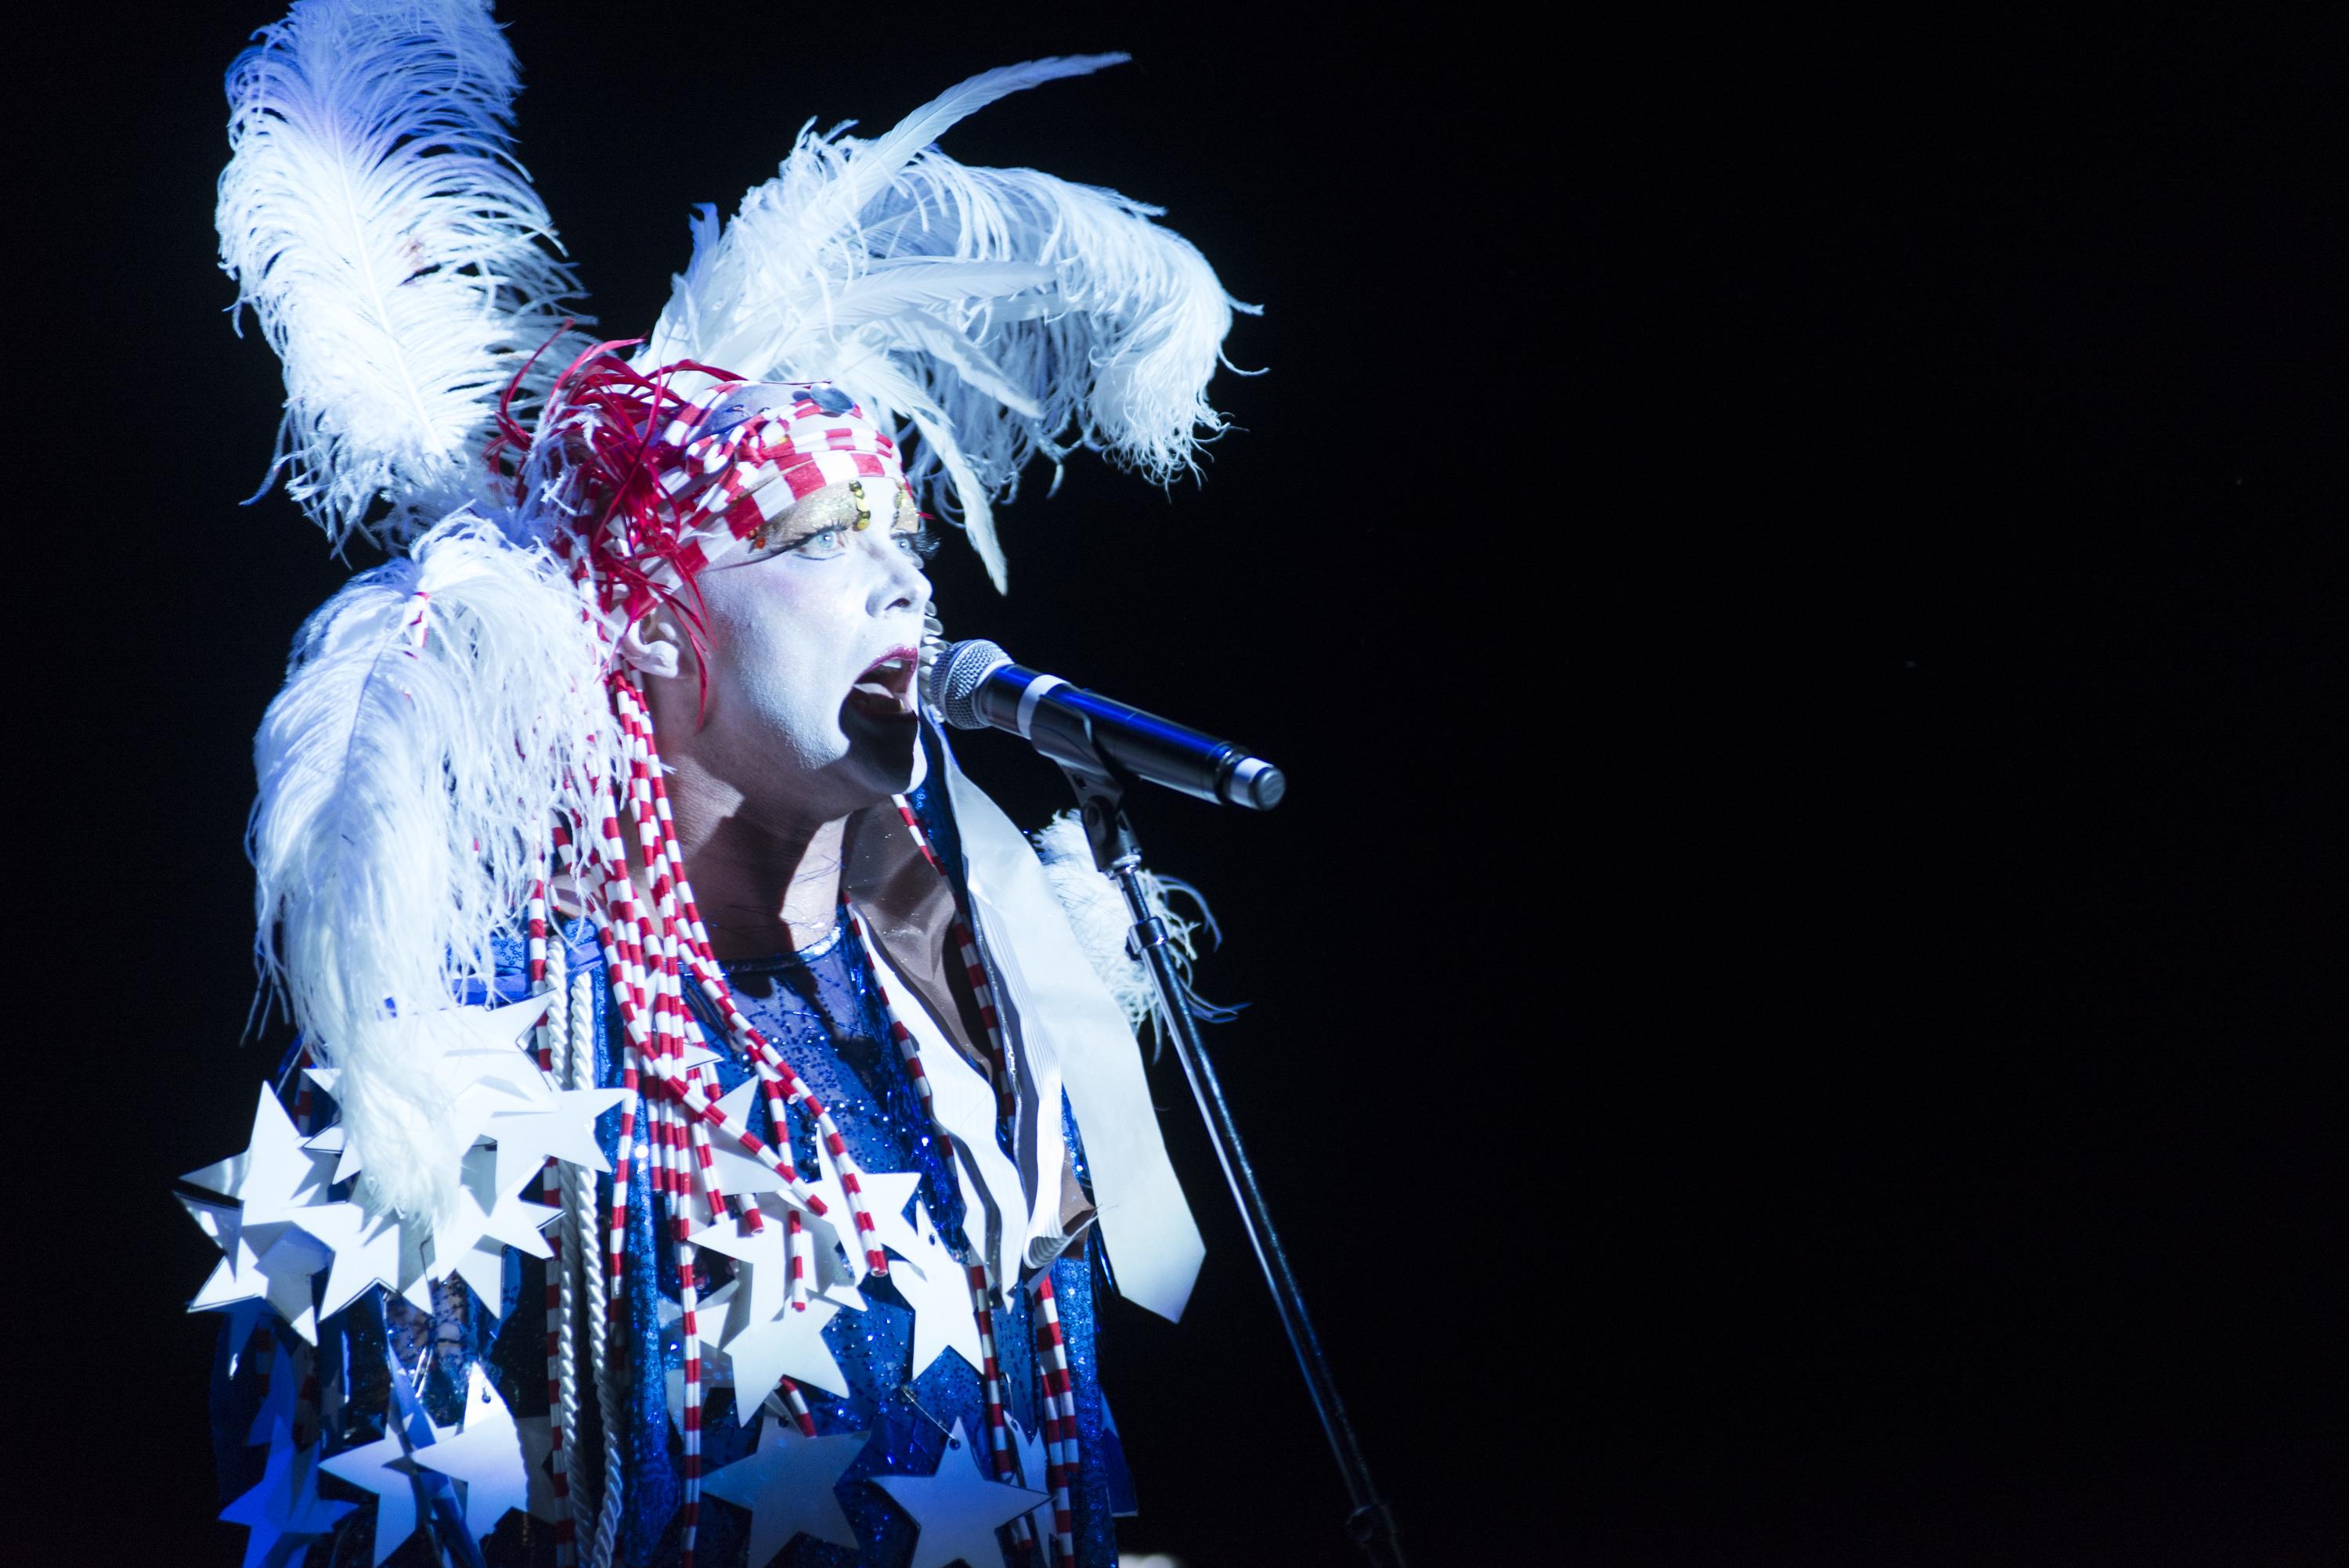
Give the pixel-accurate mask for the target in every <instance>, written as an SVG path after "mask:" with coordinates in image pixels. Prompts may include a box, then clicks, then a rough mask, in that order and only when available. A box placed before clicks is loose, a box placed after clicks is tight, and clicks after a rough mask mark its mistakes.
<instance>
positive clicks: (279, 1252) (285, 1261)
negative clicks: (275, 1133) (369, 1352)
mask: <svg viewBox="0 0 2349 1568" xmlns="http://www.w3.org/2000/svg"><path fill="white" fill-rule="evenodd" d="M272 1103H273V1104H274V1103H275V1102H274V1101H273V1102H272ZM239 1158H243V1157H242V1156H240V1157H239ZM226 1163H228V1162H226V1161H223V1165H225V1164H226ZM221 1169H222V1167H220V1166H215V1167H212V1171H220V1170H221ZM198 1174H204V1172H198ZM232 1184H233V1183H232ZM180 1203H181V1207H183V1208H185V1209H186V1210H187V1211H188V1214H189V1217H190V1218H191V1219H193V1220H194V1221H195V1222H196V1223H197V1224H198V1225H200V1226H202V1228H203V1232H204V1234H206V1235H208V1236H210V1237H211V1238H212V1242H213V1243H214V1244H215V1245H217V1246H219V1247H220V1249H221V1251H222V1258H221V1261H220V1262H219V1264H216V1265H214V1267H213V1269H212V1274H211V1275H210V1277H208V1278H207V1279H206V1280H205V1281H204V1283H203V1285H202V1288H200V1289H199V1290H198V1291H197V1292H196V1295H195V1299H194V1300H192V1301H191V1302H189V1303H188V1310H189V1311H190V1312H213V1311H217V1310H219V1309H221V1308H223V1307H235V1306H242V1305H243V1304H245V1303H248V1302H266V1303H267V1304H268V1305H269V1306H270V1307H271V1308H272V1309H273V1310H274V1311H275V1312H276V1314H277V1315H278V1316H280V1317H282V1318H284V1319H285V1322H286V1323H287V1325H288V1326H291V1327H292V1328H293V1330H294V1331H295V1333H296V1334H299V1335H300V1336H302V1337H303V1338H305V1339H306V1340H309V1341H310V1342H311V1343H313V1344H316V1342H317V1338H318V1315H317V1312H316V1308H315V1306H314V1305H313V1293H312V1291H311V1288H310V1280H311V1276H312V1275H314V1274H316V1273H317V1272H318V1271H319V1270H320V1269H322V1268H325V1267H326V1264H327V1263H328V1262H329V1261H330V1260H331V1258H332V1256H333V1253H332V1252H331V1251H330V1250H329V1248H328V1247H327V1246H326V1243H323V1242H320V1241H318V1240H317V1239H316V1237H314V1236H312V1235H310V1234H308V1233H307V1232H306V1231H305V1230H304V1229H302V1228H301V1227H300V1226H297V1225H296V1224H295V1222H293V1221H291V1220H283V1219H281V1220H272V1221H269V1222H263V1223H256V1222H252V1221H250V1220H248V1219H247V1217H246V1215H245V1212H244V1211H243V1209H241V1208H239V1207H238V1206H236V1205H235V1204H233V1203H214V1202H206V1201H204V1200H202V1199H201V1198H190V1197H188V1196H186V1195H184V1194H182V1195H181V1199H180ZM332 1206H333V1205H314V1206H311V1207H306V1208H299V1209H295V1211H293V1212H295V1214H298V1215H300V1216H302V1217H303V1218H304V1220H305V1222H307V1220H308V1219H309V1218H311V1217H312V1216H315V1215H316V1214H317V1213H318V1212H319V1209H320V1207H332Z"/></svg>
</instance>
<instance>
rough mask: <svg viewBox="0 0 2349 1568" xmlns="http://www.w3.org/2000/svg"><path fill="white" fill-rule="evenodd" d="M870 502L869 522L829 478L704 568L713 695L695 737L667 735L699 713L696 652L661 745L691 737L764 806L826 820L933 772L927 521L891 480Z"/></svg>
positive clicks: (684, 743)
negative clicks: (923, 707) (927, 677)
mask: <svg viewBox="0 0 2349 1568" xmlns="http://www.w3.org/2000/svg"><path fill="white" fill-rule="evenodd" d="M864 500H865V502H866V507H865V511H867V513H868V515H869V521H868V522H867V524H866V526H864V527H863V528H861V529H860V528H859V527H858V526H857V523H858V521H859V520H860V519H859V513H860V508H859V506H858V503H857V502H858V498H857V497H856V496H855V495H854V493H853V492H852V491H851V490H850V487H848V486H847V485H832V486H828V487H826V488H825V489H823V490H819V491H817V492H816V493H815V494H813V495H811V496H809V497H807V498H806V499H805V500H802V501H801V502H800V503H799V504H798V505H796V506H794V507H793V508H792V510H791V511H788V512H786V513H785V514H783V516H782V517H781V518H779V519H777V520H776V521H775V522H774V523H773V524H771V525H770V527H769V528H768V530H767V531H764V532H763V533H762V534H761V535H760V536H758V537H757V538H754V539H752V540H748V541H745V542H743V543H742V544H741V545H740V546H739V547H738V548H737V550H736V551H735V552H733V553H731V554H729V555H727V556H725V557H724V558H722V559H721V560H720V561H719V562H718V563H717V564H716V565H714V566H711V567H709V569H707V570H705V571H704V572H703V573H701V574H700V577H699V579H698V583H699V586H700V596H701V603H702V607H703V613H704V618H703V624H702V641H703V648H704V655H705V658H706V662H707V665H708V670H709V694H708V705H707V707H706V708H705V709H704V711H703V714H702V721H701V724H700V726H699V727H698V730H697V731H695V732H694V733H693V734H692V735H691V737H690V738H686V737H682V736H675V735H673V734H672V733H670V729H671V726H672V725H673V723H674V719H675V717H680V716H681V717H688V718H689V717H690V716H691V714H692V711H693V709H692V706H691V704H692V700H693V692H692V688H693V686H694V680H693V674H692V669H691V666H690V664H689V663H688V665H686V666H685V669H684V671H683V673H682V675H681V676H680V677H679V678H678V680H676V681H675V682H673V683H670V684H671V685H672V687H673V688H674V689H673V691H672V694H671V700H670V701H668V702H666V703H664V704H662V705H661V706H662V707H663V709H665V710H666V713H665V715H664V720H663V728H664V733H663V735H662V737H661V745H662V748H663V750H664V751H665V752H668V753H669V754H670V755H671V756H672V757H673V758H674V757H676V756H677V755H678V753H679V752H680V751H682V750H684V749H687V748H689V749H690V750H691V752H692V753H693V755H694V757H695V758H696V759H697V760H698V762H699V763H700V764H701V765H702V766H704V767H706V768H708V769H709V770H710V771H712V772H713V773H715V774H717V775H718V776H719V777H720V778H722V779H726V780H727V781H728V782H729V783H730V784H732V785H733V786H734V788H735V789H738V790H740V793H741V795H742V797H743V801H744V806H745V808H746V809H748V810H751V811H753V812H756V811H758V810H760V809H761V806H762V805H766V804H769V803H772V804H773V805H774V806H775V807H777V808H779V809H781V810H784V811H787V812H789V813H790V814H792V816H795V817H798V816H803V815H805V814H808V813H812V814H813V820H819V821H828V820H832V819H833V818H835V817H842V816H845V815H847V814H848V813H850V812H852V811H855V810H862V809H863V808H864V807H866V806H870V805H873V804H874V803H876V802H878V801H880V800H882V799H886V798H887V797H889V796H890V795H893V794H899V793H903V792H904V791H905V790H908V789H913V788H914V787H915V786H916V785H918V784H919V783H920V782H921V781H922V778H923V774H924V769H925V768H926V758H924V757H923V755H922V749H921V746H920V744H919V727H918V720H917V719H916V711H915V704H916V695H915V677H916V672H917V667H918V650H919V648H920V646H921V638H922V614H923V612H924V610H925V609H926V608H927V606H928V604H929V600H930V584H929V581H928V579H927V578H926V577H924V576H923V575H922V561H921V554H920V546H921V545H922V543H923V541H922V539H921V535H920V526H921V523H920V517H919V514H918V513H917V512H916V511H915V509H914V505H913V502H912V500H911V499H910V498H908V497H906V496H905V494H904V493H903V492H902V491H898V490H894V489H893V488H890V487H888V486H887V485H886V483H885V481H878V482H868V483H867V484H866V485H865V486H864ZM679 697H681V698H682V700H678V698H679ZM680 710H681V711H680Z"/></svg>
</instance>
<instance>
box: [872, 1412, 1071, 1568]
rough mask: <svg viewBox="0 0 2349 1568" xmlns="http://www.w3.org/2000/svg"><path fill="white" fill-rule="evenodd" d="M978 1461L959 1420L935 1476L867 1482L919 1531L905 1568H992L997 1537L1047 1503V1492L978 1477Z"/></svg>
mask: <svg viewBox="0 0 2349 1568" xmlns="http://www.w3.org/2000/svg"><path fill="white" fill-rule="evenodd" d="M869 1479H870V1480H872V1482H873V1484H874V1486H877V1487H879V1488H880V1489H881V1490H882V1491H885V1492H887V1493H888V1494H889V1501H892V1502H894V1503H895V1504H896V1505H897V1506H898V1507H899V1508H900V1509H902V1510H904V1511H905V1515H906V1517H907V1518H909V1519H911V1520H912V1521H913V1522H914V1525H915V1528H916V1530H918V1531H919V1532H920V1534H919V1535H918V1536H917V1537H916V1540H915V1542H914V1560H913V1562H912V1563H909V1564H907V1568H946V1564H947V1563H953V1562H956V1561H957V1560H959V1561H961V1562H964V1563H970V1564H972V1565H973V1568H996V1564H998V1563H1001V1562H1002V1561H1003V1543H1002V1542H1000V1541H999V1540H998V1539H997V1538H996V1533H995V1532H997V1531H998V1530H999V1529H1001V1528H1002V1527H1003V1526H1005V1525H1007V1524H1009V1523H1010V1522H1012V1521H1013V1520H1015V1519H1017V1518H1019V1516H1020V1515H1021V1514H1023V1513H1026V1512H1029V1511H1030V1510H1032V1509H1034V1508H1035V1507H1037V1505H1039V1504H1040V1503H1048V1502H1050V1501H1051V1494H1050V1493H1049V1492H1041V1491H1029V1490H1028V1489H1027V1488H1026V1487H1022V1486H1006V1485H1004V1484H1003V1483H1002V1482H1000V1481H996V1480H988V1478H987V1477H986V1476H985V1475H982V1474H981V1473H980V1472H979V1469H978V1450H977V1449H974V1448H973V1447H972V1446H971V1444H970V1441H969V1439H967V1438H965V1437H964V1436H963V1429H962V1422H961V1421H960V1420H957V1421H956V1422H955V1424H954V1433H953V1436H951V1437H950V1438H948V1439H947V1449H946V1451H945V1452H944V1453H942V1454H940V1455H939V1456H938V1468H937V1470H936V1473H935V1474H932V1475H926V1476H917V1475H876V1476H873V1477H871V1478H869Z"/></svg>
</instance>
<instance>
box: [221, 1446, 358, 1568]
mask: <svg viewBox="0 0 2349 1568" xmlns="http://www.w3.org/2000/svg"><path fill="white" fill-rule="evenodd" d="M317 1460H318V1446H317V1445H316V1443H313V1444H311V1445H310V1446H309V1447H308V1448H306V1449H299V1450H297V1449H295V1447H294V1430H293V1429H292V1428H291V1427H289V1426H280V1427H279V1428H278V1429H277V1430H276V1431H275V1432H274V1433H273V1434H272V1435H271V1437H270V1441H269V1465H268V1468H267V1469H266V1470H263V1471H262V1475H261V1480H260V1483H259V1484H258V1485H256V1486H254V1489H253V1490H252V1491H248V1492H246V1493H245V1494H244V1495H243V1497H240V1498H238V1499H237V1500H236V1501H234V1502H232V1503H230V1504H229V1505H228V1506H227V1507H226V1508H224V1509H222V1510H221V1514H220V1516H221V1518H222V1520H223V1521H224V1522H227V1523H230V1524H242V1525H243V1526H245V1528H246V1529H247V1531H248V1532H249V1533H248V1534H247V1535H246V1536H245V1538H244V1568H288V1565H289V1564H291V1563H295V1562H296V1561H298V1560H299V1559H300V1557H301V1556H302V1554H303V1553H304V1552H305V1550H306V1549H307V1547H308V1543H309V1542H311V1541H313V1540H315V1539H316V1538H317V1537H319V1536H321V1535H331V1534H333V1533H334V1530H335V1522H336V1520H338V1519H340V1518H342V1516H343V1515H345V1514H347V1513H348V1512H350V1511H351V1510H352V1509H354V1508H357V1506H358V1504H357V1503H355V1502H329V1501H326V1499H324V1498H322V1497H320V1496H319V1495H318V1474H317Z"/></svg>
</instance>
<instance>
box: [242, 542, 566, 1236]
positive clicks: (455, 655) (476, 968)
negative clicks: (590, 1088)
mask: <svg viewBox="0 0 2349 1568" xmlns="http://www.w3.org/2000/svg"><path fill="white" fill-rule="evenodd" d="M599 656H600V655H599V652H598V648H597V645H596V643H595V638H594V634H593V633H592V632H591V631H590V629H589V628H588V626H587V624H585V620H584V619H583V617H582V616H581V614H580V602H579V597H578V594H577V592H576V591H575V590H574V588H573V587H572V586H571V584H570V583H568V582H566V581H565V580H564V577H563V576H562V575H561V574H560V573H559V572H558V571H557V569H556V567H555V563H554V560H553V558H552V557H551V556H549V555H547V554H546V553H545V552H543V551H539V550H535V549H524V548H520V547H517V546H515V545H512V544H510V543H508V542H506V541H505V540H504V538H503V537H502V535H501V533H500V531H498V530H496V529H495V528H493V527H492V526H491V525H489V524H487V523H483V522H481V521H478V520H476V519H473V518H471V517H467V516H460V517H458V518H455V519H451V520H450V521H448V522H445V523H443V524H441V525H440V527H438V528H435V529H434V530H433V531H430V532H429V533H427V534H426V535H425V536H424V537H423V538H422V539H420V540H419V541H418V542H417V544H416V546H415V548H414V550H413V552H411V554H410V555H409V557H407V558H405V559H401V560H397V561H394V562H391V563H390V564H388V565H387V566H384V567H381V568H379V569H378V570H376V571H373V572H368V573H363V574H362V575H360V576H358V577H357V578H354V579H353V580H352V581H351V582H350V583H348V584H347V585H346V586H345V587H344V588H343V589H342V590H341V591H340V592H339V593H336V595H335V596H334V597H333V598H332V599H330V600H328V601H327V602H326V605H325V606H324V607H323V608H321V609H320V610H319V611H318V612H317V614H315V615H313V616H312V617H311V619H310V621H309V623H308V624H306V625H305V626H304V627H303V629H302V633H301V634H300V637H299V638H298V639H297V641H296V645H295V655H294V659H293V663H292V665H291V667H290V668H289V670H288V673H287V676H286V682H285V689H284V690H283V691H282V692H281V693H279V694H278V696H277V698H276V700H275V701H274V702H273V703H271V704H270V707H269V712H268V714H267V716H266V717H264V719H263V720H262V725H261V732H260V734H259V735H258V736H257V737H256V738H255V739H254V769H255V771H256V772H257V773H258V775H259V777H260V797H259V799H257V800H256V801H255V802H254V811H253V821H252V827H251V831H250V835H249V843H248V848H249V850H250V851H251V853H252V856H253V863H254V874H255V878H256V882H257V887H256V890H255V895H254V903H255V913H256V915H257V917H258V921H259V930H260V934H259V936H258V938H257V947H258V951H259V955H260V961H261V965H262V969H263V972H264V975H265V976H266V977H267V978H268V979H269V980H271V981H274V982H275V983H276V984H277V985H280V986H282V987H283V990H284V993H285V995H286V997H287V998H288V1000H289V1001H290V1003H291V1004H292V1007H293V1012H294V1016H295V1022H296V1023H298V1024H299V1025H300V1026H301V1028H302V1030H303V1032H304V1034H305V1037H307V1038H308V1040H309V1042H310V1044H311V1046H312V1047H313V1048H314V1049H315V1050H316V1052H317V1053H318V1055H319V1056H320V1057H321V1058H322V1059H323V1060H324V1062H325V1064H326V1066H328V1067H332V1068H337V1069H339V1070H340V1073H341V1078H340V1079H339V1081H338V1082H337V1084H336V1099H337V1100H338V1101H339V1102H340V1104H341V1107H342V1112H343V1121H344V1125H345V1126H347V1128H348V1129H349V1130H350V1137H351V1140H352V1141H353V1142H354V1143H355V1144H356V1145H357V1148H358V1150H359V1151H360V1155H361V1159H362V1161H363V1165H364V1171H365V1176H366V1181H367V1184H368V1185H369V1186H370V1187H371V1188H372V1192H371V1193H370V1195H369V1201H370V1202H371V1203H373V1204H375V1205H377V1206H378V1207H382V1208H388V1209H393V1210H398V1211H399V1212H404V1213H408V1214H411V1215H427V1214H435V1213H439V1212H442V1211H443V1209H444V1208H445V1205H446V1203H447V1202H448V1201H449V1200H450V1197H451V1196H452V1191H453V1183H454V1181H455V1179H456V1170H457V1162H456V1161H455V1160H454V1159H453V1158H450V1157H448V1151H446V1150H442V1149H441V1148H440V1139H439V1137H438V1136H437V1134H436V1128H437V1127H438V1126H439V1125H440V1124H443V1123H445V1121H446V1119H447V1112H448V1109H449V1107H448V1105H447V1104H446V1103H445V1101H446V1098H447V1091H446V1090H445V1089H443V1088H441V1087H440V1078H439V1077H438V1076H437V1075H436V1074H435V1073H434V1072H433V1071H432V1065H433V1061H434V1058H435V1057H436V1055H437V1053H438V1052H439V1051H440V1050H441V1049H443V1048H445V1046H444V1042H442V1041H440V1040H438V1039H436V1038H435V1037H434V1035H433V1032H432V1029H431V1027H430V1021H431V1019H432V1017H433V1016H434V1015H435V1013H436V1012H438V1011H439V1010H440V1009H442V1008H445V1007H447V1006H449V1005H450V1002H451V1001H452V1000H453V999H454V996H455V994H456V991H457V988H458V987H459V986H460V985H462V984H463V983H464V982H465V981H467V980H469V979H473V978H479V977H481V976H484V975H487V974H488V973H490V971H491V968H492V958H491V954H490V949H489V943H490V939H491V937H492V934H494V933H495V932H497V931H498V930H499V929H500V928H501V927H503V926H508V925H510V924H511V923H512V921H513V920H514V919H515V918H516V914H517V912H518V911H519V910H521V909H522V908H523V903H524V901H525V899H526V898H527V897H528V895H529V892H530V886H531V879H532V876H533V871H534V857H535V855H536V852H537V848H538V845H537V843H536V841H535V838H534V835H535V834H536V833H538V832H541V831H543V830H544V825H545V824H547V823H549V822H551V821H552V820H554V816H555V814H556V813H557V812H558V811H562V812H564V813H565V814H568V815H574V816H575V815H576V814H577V811H578V810H579V808H580V805H581V803H582V797H583V795H584V792H585V789H586V788H588V787H590V786H592V783H593V782H594V781H596V780H600V779H603V778H605V771H604V769H605V761H604V758H602V757H601V756H600V755H599V754H598V752H597V749H596V746H597V743H596V742H595V740H594V739H592V737H594V736H595V735H597V734H599V733H603V732H605V731H608V729H609V728H610V723H609V720H608V717H606V716H605V708H604V695H603V686H602V683H601V682H600V680H599V679H598V678H597V676H598V667H599V666H598V660H599ZM459 1152H461V1151H459Z"/></svg>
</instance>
